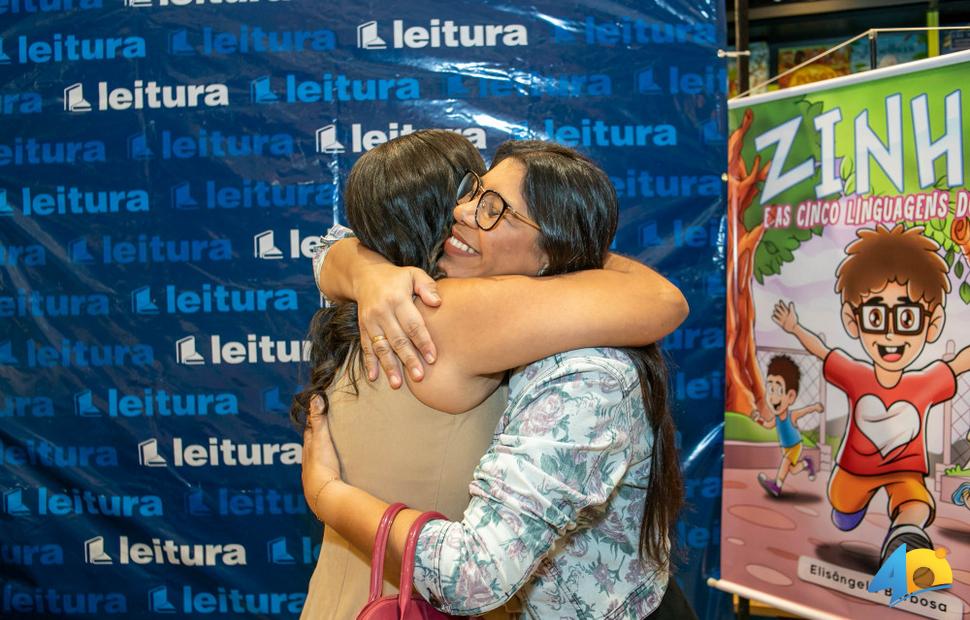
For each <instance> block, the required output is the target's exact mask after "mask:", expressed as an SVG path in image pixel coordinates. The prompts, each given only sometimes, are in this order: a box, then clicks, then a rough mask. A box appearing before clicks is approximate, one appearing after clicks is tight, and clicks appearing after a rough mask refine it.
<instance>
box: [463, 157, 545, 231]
mask: <svg viewBox="0 0 970 620" xmlns="http://www.w3.org/2000/svg"><path fill="white" fill-rule="evenodd" d="M469 178H471V179H472V180H473V182H474V185H473V186H472V187H473V188H474V191H472V192H469V191H467V190H466V191H462V188H463V187H465V184H466V181H467V180H468V179H469ZM479 192H481V197H480V198H479V199H478V204H477V205H476V206H475V225H476V226H478V227H479V228H481V229H482V230H485V231H489V230H492V229H493V228H495V227H496V226H498V223H499V222H500V221H501V220H502V217H503V216H504V215H505V213H506V212H509V213H511V214H512V215H513V216H514V217H516V218H517V219H519V220H520V221H522V222H525V223H526V224H528V225H529V226H531V227H533V228H535V229H536V230H538V231H541V230H542V229H541V228H540V227H539V224H538V223H536V222H535V220H533V219H532V218H530V217H528V216H526V215H522V214H521V213H519V212H518V211H516V210H515V209H514V208H513V207H512V205H510V204H509V203H508V201H506V200H505V198H503V197H502V194H500V193H498V192H496V191H495V190H492V189H487V190H485V191H484V192H483V191H482V178H481V177H480V176H478V173H476V172H475V171H474V170H468V171H466V172H465V176H463V177H462V178H461V182H460V183H459V184H458V192H457V194H458V195H457V196H456V197H455V202H456V204H464V203H465V202H470V201H472V200H474V199H475V196H478V195H479ZM488 194H492V195H494V196H495V197H497V198H498V199H499V200H500V201H501V202H502V210H501V211H500V212H499V214H498V217H496V218H495V221H494V222H492V224H491V225H490V226H483V225H482V222H481V213H482V208H483V207H484V205H485V196H487V195H488ZM465 196H469V198H467V199H466V200H462V198H464V197H465Z"/></svg>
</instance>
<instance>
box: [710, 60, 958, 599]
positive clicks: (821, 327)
mask: <svg viewBox="0 0 970 620" xmlns="http://www.w3.org/2000/svg"><path fill="white" fill-rule="evenodd" d="M967 75H970V53H957V54H952V55H949V56H944V57H940V58H936V59H930V60H923V61H917V62H913V63H909V64H906V65H899V66H896V67H890V68H886V69H879V70H876V71H872V72H869V73H865V74H862V75H858V76H851V77H845V78H838V79H833V80H830V81H826V82H822V83H819V84H812V85H807V86H802V87H797V88H793V89H790V90H787V91H784V92H779V93H772V94H768V95H762V96H757V97H752V98H749V99H742V100H736V101H734V102H732V105H731V106H730V127H731V133H730V138H729V142H728V175H729V185H728V187H729V189H728V201H729V210H728V244H727V248H728V252H727V254H728V300H727V301H728V306H727V316H728V321H727V343H726V353H727V357H726V368H727V370H726V390H725V396H726V401H725V432H724V437H725V446H724V498H723V509H722V531H721V540H722V551H723V552H722V556H721V579H722V580H723V581H724V582H727V584H728V585H730V584H736V585H738V586H740V587H741V588H744V589H745V590H746V591H748V592H753V593H759V592H761V593H764V594H765V595H767V596H768V597H772V598H773V599H776V600H779V601H781V603H782V604H784V603H785V602H786V601H787V602H789V603H791V604H792V605H793V606H795V605H798V606H801V608H802V609H805V608H810V609H814V610H817V613H818V614H819V615H820V616H822V615H830V616H838V617H848V618H872V617H877V616H878V617H907V616H908V615H910V614H912V615H916V616H923V617H928V618H961V617H963V614H964V613H965V610H970V606H968V601H970V501H968V500H970V462H968V461H970V330H968V329H967V325H970V263H968V261H970V191H968V182H970V168H968V161H970V135H968V127H970V100H968V96H967V93H966V92H965V84H966V77H967ZM738 590H739V591H740V588H739V589H738ZM826 617H829V616H826Z"/></svg>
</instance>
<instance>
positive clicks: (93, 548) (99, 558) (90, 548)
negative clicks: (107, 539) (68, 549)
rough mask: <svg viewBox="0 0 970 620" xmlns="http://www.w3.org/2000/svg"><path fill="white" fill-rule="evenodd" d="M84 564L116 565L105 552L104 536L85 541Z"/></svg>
mask: <svg viewBox="0 0 970 620" xmlns="http://www.w3.org/2000/svg"><path fill="white" fill-rule="evenodd" d="M84 562H85V563H86V564H114V562H113V561H112V559H111V556H110V555H108V554H107V553H105V551H104V536H95V537H94V538H89V539H87V540H85V541H84Z"/></svg>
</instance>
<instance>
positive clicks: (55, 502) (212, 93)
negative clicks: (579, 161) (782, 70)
mask: <svg viewBox="0 0 970 620" xmlns="http://www.w3.org/2000/svg"><path fill="white" fill-rule="evenodd" d="M723 26H724V24H723V11H722V8H721V3H720V2H715V1H713V0H709V1H704V2H696V1H693V0H692V1H689V2H688V1H686V0H674V1H671V2H666V3H657V4H653V3H647V4H644V3H635V2H621V3H608V4H604V3H600V2H588V3H576V4H570V5H563V4H561V3H558V2H549V1H545V2H540V3H539V4H538V5H535V4H530V5H528V6H527V5H522V6H521V7H520V6H516V5H514V4H513V5H510V4H505V3H481V2H469V1H459V2H449V3H446V4H441V3H430V2H423V3H421V2H418V3H406V4H404V3H401V4H399V5H398V6H394V5H393V3H376V4H373V5H369V4H368V3H355V2H345V3H337V4H333V3H319V2H309V1H306V0H293V1H288V2H287V1H279V2H271V1H259V0H251V1H249V2H244V1H243V0H239V1H237V2H228V1H219V0H125V2H124V6H122V4H121V2H120V0H118V1H113V2H111V3H108V2H102V0H87V1H83V0H73V1H72V0H0V35H2V42H0V43H2V47H0V75H2V87H0V127H2V139H0V181H2V189H0V286H2V290H0V317H2V323H0V326H2V327H0V417H2V418H3V420H2V422H0V424H2V425H0V463H2V468H0V492H2V500H3V506H2V514H0V518H2V529H0V532H2V533H0V538H2V565H0V572H2V577H3V579H2V581H3V586H2V591H0V616H2V617H4V618H6V617H20V616H33V617H56V616H60V615H78V614H88V615H92V616H98V617H102V616H108V615H112V614H119V615H126V616H131V617H144V616H149V615H151V614H155V613H157V614H171V615H174V616H181V615H186V616H187V615H194V614H214V615H222V616H229V617H245V616H247V615H248V616H256V617H294V616H296V615H297V614H298V613H299V610H300V608H301V606H302V602H303V597H304V592H305V588H306V585H307V583H308V580H309V576H310V573H311V571H312V567H313V564H314V562H315V558H316V555H317V553H318V552H319V543H320V540H321V526H320V525H319V524H318V523H317V522H316V521H315V519H314V518H313V517H312V515H310V514H309V512H308V511H307V508H306V506H305V503H304V500H303V496H302V493H301V490H300V479H299V473H300V465H299V464H300V459H301V446H300V443H299V442H300V437H299V435H298V433H297V432H296V431H295V429H294V428H293V427H292V426H291V424H290V422H289V420H288V407H289V401H290V399H291V397H292V395H293V393H294V391H295V390H296V386H298V385H299V383H300V380H301V373H302V376H304V377H305V376H306V368H305V365H304V364H301V358H302V357H303V355H302V340H303V338H304V336H305V334H306V330H307V325H308V321H309V319H310V317H311V316H312V314H313V312H314V311H315V310H316V309H317V308H318V307H319V302H320V300H319V296H318V294H317V292H316V289H315V286H314V284H313V281H312V277H311V271H310V262H309V260H308V258H307V257H308V256H310V254H311V252H312V250H313V248H314V246H315V244H316V238H317V235H319V234H321V233H322V232H324V231H325V230H326V229H327V228H328V226H330V224H331V223H332V222H333V221H335V220H339V218H340V213H341V202H342V201H341V192H342V186H343V184H344V182H345V181H346V178H347V173H348V171H349V170H350V168H351V166H352V165H353V163H354V161H356V159H357V158H358V157H359V156H360V154H361V153H362V152H364V151H366V150H367V149H370V148H373V147H374V146H375V145H377V144H380V143H382V142H384V141H386V140H388V139H390V138H393V137H395V136H397V135H400V134H402V133H406V132H409V131H412V130H414V129H418V128H424V127H444V128H451V129H454V130H456V131H460V132H461V133H462V134H464V135H465V136H467V137H468V138H469V139H471V140H472V141H473V142H474V143H475V144H476V145H477V146H478V147H479V148H480V149H481V150H482V152H483V154H484V155H485V156H486V158H488V157H490V156H491V154H492V153H494V151H495V149H496V147H497V146H498V145H499V144H500V143H501V142H502V141H504V140H508V139H516V138H525V137H535V138H542V139H551V140H557V141H559V142H562V143H564V144H568V145H571V146H576V147H578V148H579V149H581V150H583V151H585V152H587V153H588V154H590V155H591V156H592V157H593V158H594V159H595V160H597V161H598V162H599V163H601V164H602V165H603V167H604V168H605V169H606V170H607V172H608V173H609V174H610V176H611V177H613V179H614V182H615V184H616V188H617V190H618V193H619V196H620V200H621V206H622V210H623V211H622V217H621V226H620V231H619V234H618V236H617V242H616V249H617V250H618V251H620V252H624V253H627V254H631V255H634V256H637V257H639V258H640V259H641V260H644V261H646V262H648V263H649V264H651V265H654V266H655V267H657V268H658V269H659V270H661V271H662V272H664V273H665V274H667V275H669V276H670V277H671V278H672V279H674V280H676V281H677V282H678V283H679V284H680V285H681V286H682V287H683V289H684V291H685V292H686V293H687V295H688V298H689V300H690V302H691V306H692V307H693V313H692V316H691V317H690V319H689V320H688V322H687V324H686V325H685V326H684V327H683V328H681V329H680V330H679V331H678V332H677V333H676V334H675V335H674V336H672V337H670V338H668V339H667V342H666V349H667V350H668V351H669V353H670V356H671V358H672V360H673V364H674V371H673V373H672V390H673V395H674V397H675V402H674V406H675V409H676V415H677V418H678V422H679V425H680V431H681V436H680V441H681V451H682V455H683V458H684V461H685V463H686V472H687V495H688V501H689V502H690V505H691V508H690V511H689V512H687V513H685V517H684V520H683V522H682V523H681V524H680V525H679V528H678V530H679V534H680V540H681V541H682V543H683V545H684V547H685V548H686V550H687V552H688V553H687V554H686V559H685V561H684V563H683V568H682V569H681V572H680V578H681V580H682V582H683V584H684V587H685V589H686V590H687V592H688V594H689V595H690V596H691V597H692V598H693V600H694V601H695V603H696V605H697V606H698V610H699V612H700V613H701V614H702V615H706V616H707V617H714V616H716V615H718V614H719V613H721V612H720V611H719V610H723V609H724V601H725V598H724V597H720V596H710V595H709V594H708V593H707V588H706V587H705V586H704V585H703V582H702V579H703V576H704V575H703V573H704V572H705V569H707V568H713V567H716V565H717V553H716V550H717V548H718V547H717V545H718V541H719V538H720V537H719V535H718V534H717V533H716V525H715V524H716V521H717V508H716V507H717V503H718V501H719V495H720V488H721V487H720V476H719V472H718V470H719V467H718V466H719V463H720V456H721V447H720V442H719V432H720V430H719V429H720V428H721V421H722V419H721V415H720V411H721V410H722V404H721V403H722V400H721V399H722V393H723V392H722V389H723V387H722V381H723V379H722V371H721V368H722V363H723V327H722V325H723V307H724V306H723V304H724V286H723V258H722V255H721V254H720V253H719V250H718V247H719V245H718V244H719V242H720V240H721V238H722V236H723V230H722V221H723V218H722V217H721V212H722V209H723V203H724V200H723V192H724V189H723V185H722V181H721V179H720V175H721V171H722V170H723V166H724V164H723V162H724V160H725V148H726V140H725V134H726V132H725V128H724V126H723V119H724V117H725V110H724V90H725V88H726V77H725V74H724V67H723V64H722V62H721V61H719V60H717V57H716V53H715V52H716V49H717V48H718V47H719V45H721V44H722V41H721V36H722V35H721V32H722V31H723ZM604 303H608V300H604ZM591 320H595V317H591ZM375 449H380V447H379V446H375Z"/></svg>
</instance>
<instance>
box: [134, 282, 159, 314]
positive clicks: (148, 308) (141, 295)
mask: <svg viewBox="0 0 970 620" xmlns="http://www.w3.org/2000/svg"><path fill="white" fill-rule="evenodd" d="M131 311H132V312H134V313H135V314H158V305H157V304H156V303H155V300H154V299H152V289H151V287H148V286H142V287H139V288H136V289H135V290H133V291H132V292H131Z"/></svg>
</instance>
